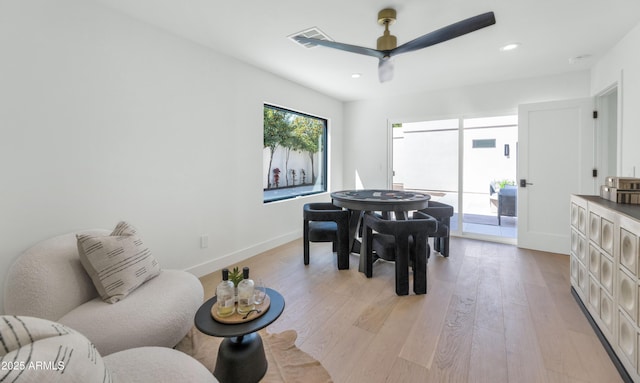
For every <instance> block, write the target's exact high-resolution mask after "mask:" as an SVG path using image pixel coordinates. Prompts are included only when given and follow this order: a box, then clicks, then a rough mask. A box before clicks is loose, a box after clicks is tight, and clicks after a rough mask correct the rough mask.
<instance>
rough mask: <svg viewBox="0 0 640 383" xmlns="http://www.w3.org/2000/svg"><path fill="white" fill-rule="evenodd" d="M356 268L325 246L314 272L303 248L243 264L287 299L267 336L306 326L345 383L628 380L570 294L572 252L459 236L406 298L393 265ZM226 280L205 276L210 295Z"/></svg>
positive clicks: (354, 260)
mask: <svg viewBox="0 0 640 383" xmlns="http://www.w3.org/2000/svg"><path fill="white" fill-rule="evenodd" d="M357 265H358V256H357V255H352V256H351V268H350V269H349V270H343V271H338V269H337V267H336V259H335V255H334V254H332V253H331V245H330V244H324V243H317V244H316V243H314V244H311V264H310V265H309V266H304V264H303V262H302V240H299V241H294V242H291V243H288V244H286V245H284V246H281V247H278V248H276V249H274V250H270V251H268V252H265V253H263V254H260V255H257V256H255V257H253V258H251V259H249V260H246V261H244V262H242V263H241V264H240V266H249V267H250V268H251V277H252V278H254V279H256V278H258V277H261V278H263V280H264V282H265V284H266V285H267V287H271V288H274V289H276V290H278V291H279V292H281V293H282V295H283V296H284V297H285V301H286V307H285V311H284V313H283V314H282V316H281V317H280V318H279V319H278V320H277V321H276V322H274V323H273V324H272V325H271V326H270V327H268V328H267V330H268V331H269V332H272V333H277V332H281V331H284V330H287V329H294V330H296V331H297V333H298V339H297V341H296V345H297V346H298V347H299V348H300V349H302V350H304V351H306V352H307V353H309V354H311V355H312V356H314V357H315V358H316V359H318V360H320V361H321V362H322V364H323V365H324V366H325V367H326V369H327V370H328V371H329V373H330V374H331V376H332V377H333V379H334V381H335V382H338V383H340V382H348V383H356V382H366V383H372V382H490V383H495V382H514V383H516V382H517V383H525V382H594V383H602V382H621V381H622V379H621V378H620V376H619V375H618V373H617V371H616V369H615V368H614V366H613V363H612V362H611V361H610V359H609V357H608V356H607V354H606V352H605V350H604V348H603V347H602V345H601V344H600V342H599V341H598V339H597V337H596V335H595V334H594V332H593V330H592V328H591V327H590V325H589V323H588V322H587V320H586V318H585V317H584V315H583V313H582V312H581V311H580V308H579V307H578V305H577V303H576V302H575V300H574V298H573V297H572V296H571V293H570V283H569V258H568V257H567V256H564V255H558V254H551V253H544V252H537V251H530V250H523V249H518V248H516V247H514V246H511V245H502V244H496V243H488V242H481V241H474V240H467V239H461V238H452V240H451V256H450V258H448V259H446V258H442V257H441V256H439V255H436V254H432V256H431V258H430V260H429V266H428V267H429V272H428V290H427V294H426V295H413V293H412V295H409V296H404V297H399V296H396V295H395V290H394V264H393V263H381V262H380V261H378V262H377V263H376V264H375V265H374V271H373V278H372V279H367V278H366V277H365V276H364V274H362V273H359V272H358V270H357V267H358V266H357ZM232 266H233V265H232ZM220 279H221V277H220V273H219V272H216V273H213V274H211V275H207V276H205V277H202V278H201V280H202V282H203V285H204V287H205V296H206V297H211V296H213V295H215V286H216V285H217V284H218V283H219V281H220ZM410 289H412V285H411V287H410Z"/></svg>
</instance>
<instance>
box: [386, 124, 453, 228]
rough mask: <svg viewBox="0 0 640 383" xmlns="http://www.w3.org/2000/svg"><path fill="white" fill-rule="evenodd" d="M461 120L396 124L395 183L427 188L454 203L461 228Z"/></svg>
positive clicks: (436, 198)
mask: <svg viewBox="0 0 640 383" xmlns="http://www.w3.org/2000/svg"><path fill="white" fill-rule="evenodd" d="M458 125H459V121H458V120H457V119H449V120H436V121H421V122H410V123H402V124H396V125H394V127H393V187H394V188H396V189H405V190H417V191H423V192H427V193H429V194H430V195H431V198H432V199H433V200H434V201H440V202H443V203H446V204H448V205H451V206H453V208H454V211H455V215H454V217H453V218H452V220H451V230H457V229H458V168H459V155H458V147H459V126H458Z"/></svg>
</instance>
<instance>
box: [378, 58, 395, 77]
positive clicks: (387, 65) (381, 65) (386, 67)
mask: <svg viewBox="0 0 640 383" xmlns="http://www.w3.org/2000/svg"><path fill="white" fill-rule="evenodd" d="M393 68H394V66H393V58H391V57H388V56H387V57H383V58H381V59H380V61H378V79H379V80H380V82H387V81H391V80H392V79H393Z"/></svg>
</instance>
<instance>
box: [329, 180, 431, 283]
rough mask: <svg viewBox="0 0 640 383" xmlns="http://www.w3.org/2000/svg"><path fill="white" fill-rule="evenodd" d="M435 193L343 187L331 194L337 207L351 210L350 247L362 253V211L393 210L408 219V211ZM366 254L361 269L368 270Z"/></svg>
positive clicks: (359, 268)
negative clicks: (348, 188)
mask: <svg viewBox="0 0 640 383" xmlns="http://www.w3.org/2000/svg"><path fill="white" fill-rule="evenodd" d="M429 199H431V196H430V195H429V194H426V193H419V192H413V191H404V190H382V189H362V190H341V191H336V192H333V193H331V200H332V203H333V204H334V205H335V206H338V207H342V208H345V209H347V210H349V249H350V250H351V251H352V252H356V253H361V246H360V242H359V241H358V240H357V238H356V233H357V232H358V225H359V224H360V218H361V217H362V214H364V213H365V212H367V211H379V212H382V213H383V215H388V213H389V212H393V213H394V215H395V217H396V219H407V212H409V211H412V210H420V209H424V208H426V207H427V205H428V204H429ZM365 258H366V254H360V264H359V266H358V270H359V271H360V272H364V271H365V266H366V259H365Z"/></svg>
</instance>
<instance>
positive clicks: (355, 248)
mask: <svg viewBox="0 0 640 383" xmlns="http://www.w3.org/2000/svg"><path fill="white" fill-rule="evenodd" d="M361 217H362V211H361V210H349V251H350V252H352V253H359V252H360V243H359V242H358V240H357V236H358V227H359V225H360V218H361Z"/></svg>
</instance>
